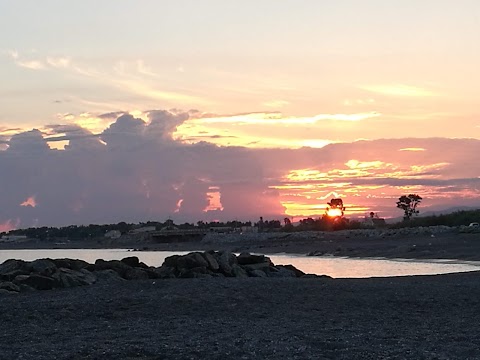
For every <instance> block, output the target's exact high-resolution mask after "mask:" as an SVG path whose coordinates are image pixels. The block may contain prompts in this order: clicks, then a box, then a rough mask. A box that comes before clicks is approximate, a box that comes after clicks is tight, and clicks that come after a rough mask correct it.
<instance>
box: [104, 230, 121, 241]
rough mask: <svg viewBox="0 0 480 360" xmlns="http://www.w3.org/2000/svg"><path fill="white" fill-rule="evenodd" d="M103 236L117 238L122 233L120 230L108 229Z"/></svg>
mask: <svg viewBox="0 0 480 360" xmlns="http://www.w3.org/2000/svg"><path fill="white" fill-rule="evenodd" d="M104 236H105V237H106V238H110V239H118V238H119V237H120V236H122V233H121V232H120V230H110V231H108V232H107V233H106V234H105V235H104Z"/></svg>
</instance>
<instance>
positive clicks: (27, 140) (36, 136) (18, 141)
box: [7, 129, 50, 156]
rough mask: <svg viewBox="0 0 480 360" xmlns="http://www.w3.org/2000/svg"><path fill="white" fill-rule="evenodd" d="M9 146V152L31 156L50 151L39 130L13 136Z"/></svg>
mask: <svg viewBox="0 0 480 360" xmlns="http://www.w3.org/2000/svg"><path fill="white" fill-rule="evenodd" d="M8 145H9V147H8V149H7V152H10V153H22V154H27V155H30V156H36V155H38V154H41V153H43V152H45V151H48V150H50V148H49V147H48V144H47V142H46V141H45V139H44V138H43V134H42V132H41V131H40V130H38V129H33V130H30V131H25V132H22V133H19V134H15V135H13V136H12V137H11V138H10V141H9V142H8Z"/></svg>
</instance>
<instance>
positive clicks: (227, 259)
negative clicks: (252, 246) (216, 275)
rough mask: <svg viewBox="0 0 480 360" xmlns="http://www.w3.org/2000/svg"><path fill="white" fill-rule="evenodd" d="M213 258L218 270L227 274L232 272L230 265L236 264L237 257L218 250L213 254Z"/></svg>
mask: <svg viewBox="0 0 480 360" xmlns="http://www.w3.org/2000/svg"><path fill="white" fill-rule="evenodd" d="M215 255H216V256H215V260H217V263H218V266H219V270H220V271H221V272H222V273H224V274H225V275H228V274H230V273H231V272H232V266H233V265H235V264H237V257H236V256H235V255H234V254H232V253H231V252H228V251H225V252H219V253H216V254H215Z"/></svg>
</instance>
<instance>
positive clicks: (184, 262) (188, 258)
mask: <svg viewBox="0 0 480 360" xmlns="http://www.w3.org/2000/svg"><path fill="white" fill-rule="evenodd" d="M196 267H205V268H206V267H208V262H207V260H205V258H204V257H203V256H202V254H200V253H198V252H193V253H189V254H187V255H184V256H181V257H179V258H178V259H177V269H181V268H184V269H193V268H196Z"/></svg>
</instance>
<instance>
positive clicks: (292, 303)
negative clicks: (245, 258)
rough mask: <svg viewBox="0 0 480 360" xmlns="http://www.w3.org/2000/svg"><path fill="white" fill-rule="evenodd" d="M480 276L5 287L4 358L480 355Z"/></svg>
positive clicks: (0, 340)
mask: <svg viewBox="0 0 480 360" xmlns="http://www.w3.org/2000/svg"><path fill="white" fill-rule="evenodd" d="M479 324H480V273H476V272H475V273H463V274H451V275H439V276H417V277H401V278H373V279H321V278H317V279H315V278H312V279H274V278H246V279H234V278H223V279H222V278H215V279H173V280H155V281H153V280H144V281H121V282H116V283H97V284H94V285H91V286H84V287H78V288H70V289H58V290H51V291H37V292H32V293H20V294H16V295H4V294H1V295H0V359H480V325H479Z"/></svg>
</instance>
